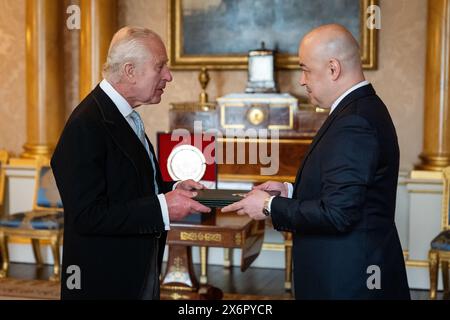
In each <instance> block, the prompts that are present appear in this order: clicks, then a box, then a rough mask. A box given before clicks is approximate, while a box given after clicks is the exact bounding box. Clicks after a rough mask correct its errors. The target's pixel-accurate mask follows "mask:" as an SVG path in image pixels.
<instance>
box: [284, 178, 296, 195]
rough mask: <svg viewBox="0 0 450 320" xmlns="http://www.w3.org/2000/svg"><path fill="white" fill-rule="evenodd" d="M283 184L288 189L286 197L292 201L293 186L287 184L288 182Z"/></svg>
mask: <svg viewBox="0 0 450 320" xmlns="http://www.w3.org/2000/svg"><path fill="white" fill-rule="evenodd" d="M284 184H285V185H286V187H287V188H288V196H287V197H288V198H289V199H292V194H293V193H294V186H293V185H292V183H289V182H285V183H284Z"/></svg>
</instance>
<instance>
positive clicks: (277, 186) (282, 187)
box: [253, 181, 288, 198]
mask: <svg viewBox="0 0 450 320" xmlns="http://www.w3.org/2000/svg"><path fill="white" fill-rule="evenodd" d="M253 189H257V190H262V191H268V190H273V191H280V196H281V197H285V198H287V196H288V187H287V186H286V184H284V183H283V182H277V181H267V182H264V183H263V184H260V185H258V186H254V187H253Z"/></svg>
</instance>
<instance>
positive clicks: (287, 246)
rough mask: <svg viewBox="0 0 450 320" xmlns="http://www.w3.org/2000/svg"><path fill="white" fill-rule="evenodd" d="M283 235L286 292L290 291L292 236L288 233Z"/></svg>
mask: <svg viewBox="0 0 450 320" xmlns="http://www.w3.org/2000/svg"><path fill="white" fill-rule="evenodd" d="M283 235H284V261H285V275H284V288H285V289H286V290H291V289H292V234H291V233H290V232H285V233H283Z"/></svg>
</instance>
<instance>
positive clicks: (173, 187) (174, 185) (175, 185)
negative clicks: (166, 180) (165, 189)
mask: <svg viewBox="0 0 450 320" xmlns="http://www.w3.org/2000/svg"><path fill="white" fill-rule="evenodd" d="M180 183H181V180H180V181H177V182H175V183H174V184H173V186H172V191H173V190H175V189H176V188H177V185H179V184H180Z"/></svg>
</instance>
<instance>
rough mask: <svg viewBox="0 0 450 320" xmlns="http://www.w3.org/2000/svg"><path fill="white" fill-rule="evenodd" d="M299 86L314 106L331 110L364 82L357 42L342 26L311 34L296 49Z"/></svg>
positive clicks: (331, 25) (332, 25)
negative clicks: (345, 94) (303, 88)
mask: <svg viewBox="0 0 450 320" xmlns="http://www.w3.org/2000/svg"><path fill="white" fill-rule="evenodd" d="M299 63H300V68H301V70H302V71H303V72H302V77H301V79H300V83H301V85H302V86H304V87H305V88H306V90H307V92H308V94H309V96H310V98H311V100H312V102H313V103H314V104H317V105H319V106H321V107H323V108H330V107H331V105H332V103H333V102H334V100H336V99H337V98H338V97H339V96H340V95H341V94H342V93H344V92H345V91H346V90H348V89H349V88H351V87H352V86H354V85H355V84H357V83H359V82H361V81H363V80H364V74H363V72H362V65H361V56H360V52H359V45H358V42H357V41H356V40H355V38H354V37H353V35H352V34H351V33H350V32H349V31H348V30H347V29H346V28H344V27H343V26H341V25H338V24H328V25H323V26H320V27H318V28H316V29H313V30H312V31H310V32H309V33H308V34H306V36H305V37H304V38H303V39H302V41H301V42H300V46H299Z"/></svg>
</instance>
